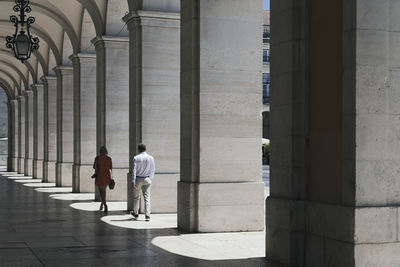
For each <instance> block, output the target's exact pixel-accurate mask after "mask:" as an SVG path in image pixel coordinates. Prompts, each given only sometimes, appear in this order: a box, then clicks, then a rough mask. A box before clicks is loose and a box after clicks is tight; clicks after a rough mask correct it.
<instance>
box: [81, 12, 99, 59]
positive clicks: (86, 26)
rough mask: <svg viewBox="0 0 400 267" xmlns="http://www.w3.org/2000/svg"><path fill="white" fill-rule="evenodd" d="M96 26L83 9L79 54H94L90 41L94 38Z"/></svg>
mask: <svg viewBox="0 0 400 267" xmlns="http://www.w3.org/2000/svg"><path fill="white" fill-rule="evenodd" d="M96 34H97V33H96V26H95V25H94V24H93V20H92V19H91V17H90V14H89V12H88V11H87V10H86V9H85V10H84V13H83V17H82V30H81V53H95V52H96V51H95V46H94V45H93V44H92V39H93V38H95V37H96Z"/></svg>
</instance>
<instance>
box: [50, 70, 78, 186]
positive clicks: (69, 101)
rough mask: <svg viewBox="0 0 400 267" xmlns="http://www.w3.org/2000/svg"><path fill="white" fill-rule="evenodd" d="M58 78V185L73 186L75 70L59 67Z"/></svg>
mask: <svg viewBox="0 0 400 267" xmlns="http://www.w3.org/2000/svg"><path fill="white" fill-rule="evenodd" d="M54 70H55V72H56V76H57V163H56V185H57V186H72V161H73V89H74V87H73V86H74V85H73V82H74V80H73V69H72V66H59V67H56V68H55V69H54Z"/></svg>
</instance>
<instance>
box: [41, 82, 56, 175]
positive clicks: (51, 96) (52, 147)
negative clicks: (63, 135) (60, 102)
mask: <svg viewBox="0 0 400 267" xmlns="http://www.w3.org/2000/svg"><path fill="white" fill-rule="evenodd" d="M42 80H43V84H44V127H43V128H44V162H43V181H44V182H52V183H55V181H56V159H57V158H56V150H57V79H56V77H53V76H46V77H43V78H42Z"/></svg>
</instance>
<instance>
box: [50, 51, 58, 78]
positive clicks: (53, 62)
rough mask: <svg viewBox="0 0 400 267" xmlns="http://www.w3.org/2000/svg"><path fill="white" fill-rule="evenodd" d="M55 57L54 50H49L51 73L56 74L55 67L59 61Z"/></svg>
mask: <svg viewBox="0 0 400 267" xmlns="http://www.w3.org/2000/svg"><path fill="white" fill-rule="evenodd" d="M54 59H55V57H54V55H53V52H52V51H51V50H50V51H49V75H50V74H51V75H52V76H55V72H54V68H55V67H56V66H57V62H56V61H55V60H54Z"/></svg>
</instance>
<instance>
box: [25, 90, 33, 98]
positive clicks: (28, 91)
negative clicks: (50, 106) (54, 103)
mask: <svg viewBox="0 0 400 267" xmlns="http://www.w3.org/2000/svg"><path fill="white" fill-rule="evenodd" d="M24 94H25V96H27V97H30V96H33V91H32V90H25V91H24Z"/></svg>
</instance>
